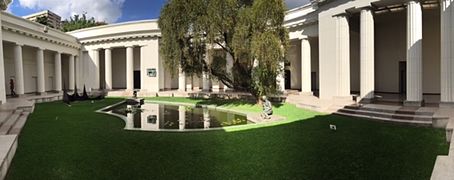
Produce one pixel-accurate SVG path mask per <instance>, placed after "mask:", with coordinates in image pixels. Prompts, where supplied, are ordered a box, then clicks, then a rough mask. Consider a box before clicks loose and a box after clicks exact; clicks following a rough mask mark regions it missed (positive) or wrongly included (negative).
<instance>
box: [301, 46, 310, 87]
mask: <svg viewBox="0 0 454 180" xmlns="http://www.w3.org/2000/svg"><path fill="white" fill-rule="evenodd" d="M311 75H312V72H311V44H310V42H309V38H308V37H304V38H302V39H301V93H302V94H307V95H312V88H311V86H312V79H311Z"/></svg>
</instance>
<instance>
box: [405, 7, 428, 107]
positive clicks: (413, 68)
mask: <svg viewBox="0 0 454 180" xmlns="http://www.w3.org/2000/svg"><path fill="white" fill-rule="evenodd" d="M422 101H423V96H422V8H421V5H420V3H419V1H416V0H412V1H410V2H408V5H407V100H406V101H405V103H404V104H405V105H406V106H421V104H422Z"/></svg>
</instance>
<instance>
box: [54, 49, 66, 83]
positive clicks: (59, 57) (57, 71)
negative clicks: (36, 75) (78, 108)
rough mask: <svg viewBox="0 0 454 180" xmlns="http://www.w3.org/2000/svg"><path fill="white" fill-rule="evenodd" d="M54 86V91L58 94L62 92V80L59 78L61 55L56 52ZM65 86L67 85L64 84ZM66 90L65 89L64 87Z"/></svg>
mask: <svg viewBox="0 0 454 180" xmlns="http://www.w3.org/2000/svg"><path fill="white" fill-rule="evenodd" d="M54 61H55V63H54V74H55V77H54V81H55V82H54V84H55V89H54V90H55V91H57V92H60V91H61V90H62V78H61V53H60V52H56V53H55V56H54ZM66 86H67V84H66ZM65 88H67V87H65Z"/></svg>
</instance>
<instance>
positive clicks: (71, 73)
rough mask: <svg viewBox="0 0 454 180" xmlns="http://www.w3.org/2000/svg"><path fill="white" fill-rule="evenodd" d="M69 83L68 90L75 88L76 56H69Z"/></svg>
mask: <svg viewBox="0 0 454 180" xmlns="http://www.w3.org/2000/svg"><path fill="white" fill-rule="evenodd" d="M68 68H69V75H68V76H69V82H68V84H69V85H68V89H73V90H74V87H75V84H74V81H75V72H74V55H72V54H71V55H69V67H68Z"/></svg>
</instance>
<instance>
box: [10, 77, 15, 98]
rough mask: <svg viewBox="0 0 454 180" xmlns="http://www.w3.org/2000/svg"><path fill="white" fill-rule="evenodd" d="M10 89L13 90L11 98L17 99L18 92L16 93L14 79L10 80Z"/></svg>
mask: <svg viewBox="0 0 454 180" xmlns="http://www.w3.org/2000/svg"><path fill="white" fill-rule="evenodd" d="M9 89H10V90H11V96H12V97H16V96H17V94H16V92H15V91H14V80H13V79H10V80H9Z"/></svg>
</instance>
